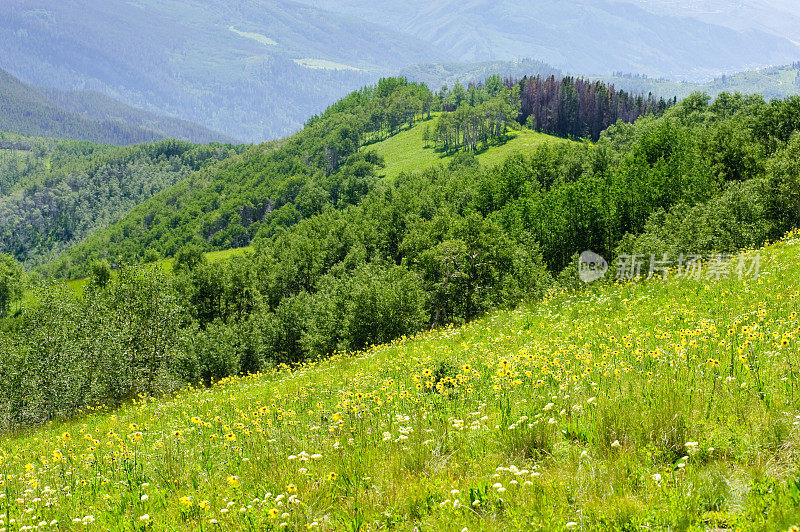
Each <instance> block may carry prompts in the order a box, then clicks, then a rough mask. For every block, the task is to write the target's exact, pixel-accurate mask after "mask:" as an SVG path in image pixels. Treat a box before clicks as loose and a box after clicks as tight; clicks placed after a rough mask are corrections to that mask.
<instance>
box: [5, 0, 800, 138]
mask: <svg viewBox="0 0 800 532" xmlns="http://www.w3.org/2000/svg"><path fill="white" fill-rule="evenodd" d="M798 21H800V8H798V6H797V5H796V4H795V3H794V2H789V1H788V0H697V1H695V0H693V1H691V2H689V1H686V0H680V1H679V0H624V1H623V0H578V1H575V2H568V3H567V2H562V1H558V0H539V1H537V2H533V3H532V2H529V1H522V0H509V1H505V2H489V1H488V0H462V1H459V2H456V1H455V0H443V1H440V2H437V3H434V4H431V3H428V2H423V1H422V0H404V1H403V2H400V1H399V0H370V1H366V0H302V1H301V2H293V1H288V0H266V1H256V0H232V1H223V0H206V1H200V0H168V1H162V0H102V1H101V0H69V1H62V0H6V1H5V2H4V15H3V17H2V18H0V68H3V69H5V70H7V71H8V72H10V73H11V74H12V75H14V76H16V77H18V78H20V79H21V80H22V81H24V82H25V83H33V84H36V85H41V86H45V87H52V88H55V89H58V90H61V91H64V90H69V91H75V90H80V91H83V90H90V91H94V92H95V93H98V94H103V95H105V96H108V97H111V98H114V99H116V100H119V101H120V102H123V103H124V104H126V105H128V106H133V107H136V108H140V109H143V110H146V111H148V112H150V113H155V114H158V115H168V116H175V117H179V118H180V119H182V120H186V121H189V122H194V123H197V124H201V125H202V126H203V127H205V128H207V129H209V130H213V131H219V132H220V133H221V134H223V135H224V136H225V137H226V138H229V139H237V140H240V141H245V142H261V141H264V140H267V139H273V138H278V137H282V136H285V135H287V134H290V133H293V132H294V131H297V130H298V129H300V128H301V127H302V125H303V124H304V123H305V122H306V120H307V119H308V118H309V117H310V116H312V115H314V114H316V113H319V112H321V111H322V110H323V109H324V108H325V107H326V106H327V105H329V104H330V103H332V102H334V101H336V100H337V99H338V98H340V97H342V96H343V95H345V94H347V93H348V92H350V91H351V90H353V89H356V88H359V87H361V86H364V85H367V84H371V83H374V82H375V81H376V80H377V79H378V78H380V77H383V76H387V75H394V74H396V73H398V72H402V73H407V74H409V76H410V77H412V78H414V79H421V80H427V81H430V82H434V81H435V82H437V83H438V82H440V81H444V82H449V83H451V84H452V82H454V81H455V80H459V79H460V80H461V81H464V80H465V79H479V78H481V77H482V76H483V74H486V73H490V72H488V71H490V70H492V69H494V70H498V69H500V67H499V65H498V64H497V63H495V64H493V63H492V62H497V61H510V62H513V63H520V62H524V61H523V60H524V58H531V60H532V61H535V62H537V63H536V64H537V65H538V66H539V67H541V68H540V70H542V71H544V70H550V71H553V72H556V71H563V72H570V73H578V74H582V75H594V76H608V75H610V74H611V73H613V72H631V73H636V74H643V75H647V76H649V77H651V78H669V79H671V80H675V81H679V82H680V81H687V82H690V81H695V82H696V81H710V80H711V79H713V78H715V77H718V76H720V75H722V74H732V73H734V72H740V71H744V70H752V69H756V68H760V67H767V66H771V65H780V64H789V63H792V62H794V61H796V60H797V59H800V46H798V42H800V30H798V29H797V28H800V24H798V23H797V22H798ZM462 63H465V64H466V65H461V66H456V65H459V64H462ZM473 63H479V64H478V65H473ZM550 65H552V66H550ZM503 69H505V70H506V71H507V70H508V68H507V65H506V66H504V67H503V68H502V69H500V70H503ZM518 70H519V69H518ZM512 72H514V73H516V71H513V70H512ZM470 73H473V74H474V75H470ZM532 73H540V71H539V70H537V71H536V72H532ZM58 94H61V96H59V98H60V100H59V101H61V105H62V106H63V107H65V110H67V111H74V107H70V106H69V105H66V104H64V103H63V98H64V96H63V94H62V93H58ZM49 96H50V97H51V98H52V96H53V95H52V94H50V95H49ZM86 97H87V96H86V95H85V93H84V95H83V96H82V98H86ZM92 98H95V99H96V98H97V96H94V95H93V96H92ZM90 118H93V119H95V120H96V119H101V120H103V119H105V117H104V116H100V117H90ZM150 121H151V122H152V119H151V120H150ZM140 127H144V128H145V129H152V128H148V127H147V120H145V121H144V122H143V125H141V126H140Z"/></svg>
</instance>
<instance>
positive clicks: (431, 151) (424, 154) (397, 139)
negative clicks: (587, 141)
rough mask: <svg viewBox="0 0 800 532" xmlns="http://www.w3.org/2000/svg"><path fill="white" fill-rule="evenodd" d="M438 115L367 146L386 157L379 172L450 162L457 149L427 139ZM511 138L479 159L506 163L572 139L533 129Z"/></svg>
mask: <svg viewBox="0 0 800 532" xmlns="http://www.w3.org/2000/svg"><path fill="white" fill-rule="evenodd" d="M437 120H438V118H437V117H435V116H434V117H432V118H431V119H430V120H424V121H420V122H417V123H416V124H415V125H414V126H413V127H411V128H408V129H405V130H403V131H401V132H399V133H397V134H396V135H394V136H392V137H389V138H388V139H386V140H383V141H381V142H377V143H374V144H369V145H368V146H366V147H365V148H364V149H367V150H375V151H376V152H377V153H378V155H380V156H381V157H383V158H384V160H385V163H386V167H385V168H383V169H382V170H379V171H378V174H379V175H380V176H381V177H385V178H395V177H397V176H398V175H400V174H402V173H403V172H416V171H418V170H424V169H425V168H430V167H432V166H436V165H439V164H445V165H446V164H448V162H449V161H450V160H451V159H452V157H453V156H454V155H455V152H452V153H444V152H442V151H440V150H437V149H436V147H435V145H434V142H433V141H429V142H427V143H426V142H425V140H423V137H424V134H425V129H426V128H429V129H430V131H434V130H435V128H436V121H437ZM508 136H509V139H508V140H507V141H506V142H503V143H494V144H490V145H489V146H487V147H486V148H482V149H480V150H478V151H477V152H476V153H475V156H476V158H477V159H478V161H479V162H480V163H481V164H482V165H485V166H492V165H495V164H499V163H501V162H503V161H504V160H505V159H506V158H508V157H509V156H510V155H513V154H515V153H530V152H531V151H532V150H533V148H535V147H536V146H538V145H540V144H544V143H546V142H570V141H568V140H565V139H561V138H558V137H553V136H551V135H546V134H544V133H537V132H536V131H531V130H530V129H524V128H523V129H518V130H514V131H509V132H508Z"/></svg>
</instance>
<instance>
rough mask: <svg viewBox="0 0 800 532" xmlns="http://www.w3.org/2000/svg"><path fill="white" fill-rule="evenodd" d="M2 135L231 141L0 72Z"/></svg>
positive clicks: (88, 95)
mask: <svg viewBox="0 0 800 532" xmlns="http://www.w3.org/2000/svg"><path fill="white" fill-rule="evenodd" d="M0 131H12V132H14V133H19V134H22V135H27V136H35V137H52V138H64V139H75V140H88V141H92V142H100V143H104V144H117V145H127V144H135V143H139V142H148V141H153V140H158V139H162V138H176V139H181V140H188V141H191V142H200V143H207V142H227V141H230V140H231V139H230V138H228V137H226V136H225V135H222V134H221V133H217V132H215V131H211V130H209V129H207V128H205V127H203V126H200V125H198V124H194V123H191V122H187V121H186V120H181V119H178V118H170V117H165V116H160V115H157V114H155V113H151V112H148V111H142V110H140V109H136V108H134V107H131V106H129V105H125V104H123V103H121V102H119V101H117V100H114V99H113V98H110V97H108V96H105V95H103V94H100V93H98V92H94V91H63V90H59V89H53V88H48V87H39V86H35V85H30V84H27V83H23V82H21V81H20V80H19V79H17V78H15V77H14V76H12V75H11V74H9V73H8V72H6V71H4V70H0Z"/></svg>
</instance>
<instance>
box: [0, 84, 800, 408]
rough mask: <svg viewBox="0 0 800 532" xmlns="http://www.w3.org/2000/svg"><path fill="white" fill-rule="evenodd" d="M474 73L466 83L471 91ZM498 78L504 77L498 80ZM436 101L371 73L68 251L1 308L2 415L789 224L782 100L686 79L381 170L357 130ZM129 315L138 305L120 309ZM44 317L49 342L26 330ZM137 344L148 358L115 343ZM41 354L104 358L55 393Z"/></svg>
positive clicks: (363, 334)
mask: <svg viewBox="0 0 800 532" xmlns="http://www.w3.org/2000/svg"><path fill="white" fill-rule="evenodd" d="M493 83H494V82H491V83H490V82H487V84H486V85H485V86H483V87H481V88H480V89H475V90H476V91H477V90H479V91H481V93H482V94H484V93H485V95H486V96H487V97H489V100H488V102H491V101H492V97H491V96H490V93H491V91H490V87H492V85H493ZM516 90H518V85H513V86H511V87H509V86H505V85H503V84H501V85H500V88H499V91H500V92H499V93H498V95H497V96H495V98H500V100H502V99H503V98H505V97H508V95H509V94H513V92H514V91H516ZM607 94H608V93H606V95H607ZM475 97H476V98H479V96H478V95H477V94H476V95H475ZM447 100H448V99H447V96H446V95H445V97H444V98H443V100H442V101H441V102H440V103H441V104H442V105H444V106H446V105H447ZM435 101H436V100H435V98H434V95H433V94H432V93H430V92H429V91H428V90H427V89H426V88H425V87H424V86H422V85H415V84H409V83H406V82H405V81H403V80H400V79H386V80H383V81H382V82H381V83H380V84H379V85H378V86H376V87H373V88H369V89H365V90H363V91H359V92H356V93H353V94H351V95H350V96H349V97H347V98H345V99H344V100H342V101H341V102H339V103H337V104H336V105H335V106H333V107H331V108H330V109H329V110H328V111H326V112H325V113H324V114H323V115H320V116H318V117H315V118H314V119H312V120H311V121H310V122H309V125H308V126H307V128H306V129H305V130H304V131H303V132H302V133H301V134H298V135H297V136H295V137H293V138H291V139H288V140H286V141H285V142H283V143H276V144H271V145H265V146H259V147H253V148H251V149H249V150H248V151H246V152H245V153H242V154H240V155H236V156H233V157H230V158H228V159H227V160H226V161H223V162H222V163H219V165H218V166H209V167H207V168H204V169H202V170H201V171H199V172H196V173H194V174H192V175H191V176H190V177H189V178H187V179H185V180H184V181H183V182H181V183H180V184H179V185H177V186H176V187H173V188H171V189H168V190H165V191H163V192H161V193H160V194H158V195H156V196H155V197H154V198H153V199H151V200H149V201H146V202H144V203H143V204H141V205H140V206H139V207H137V208H135V209H134V210H133V211H132V213H131V214H130V215H129V216H127V217H126V218H125V220H123V221H122V222H120V223H118V224H115V226H114V227H113V228H111V229H109V230H107V231H103V232H101V233H98V234H97V235H95V236H94V237H92V238H90V239H89V240H88V241H87V243H86V244H84V245H81V246H78V247H76V248H74V250H73V251H71V252H70V253H68V254H67V255H66V257H65V258H64V259H63V260H60V261H59V262H57V263H55V264H54V265H52V266H51V267H50V268H49V269H48V270H46V271H49V272H51V273H71V272H83V271H90V272H91V273H92V275H91V277H90V280H89V287H88V288H87V292H86V294H85V296H84V298H83V299H81V300H78V301H76V300H75V298H74V294H73V293H72V292H71V291H70V290H65V291H61V290H57V289H56V288H55V287H53V286H49V287H47V288H45V289H42V290H40V291H38V292H37V293H36V294H35V295H32V296H31V303H30V304H27V305H24V306H23V309H22V310H21V311H20V313H19V314H18V315H17V316H16V317H15V318H14V319H13V320H11V321H9V322H8V323H7V324H6V326H7V327H9V331H11V333H10V334H9V335H6V336H5V337H4V338H5V339H4V342H5V343H2V344H0V349H5V350H6V351H5V352H6V353H7V354H8V358H7V360H16V361H17V362H14V363H13V365H12V366H11V367H7V368H6V370H5V371H7V372H10V373H7V375H13V376H14V377H13V378H14V379H22V381H20V382H21V383H24V385H22V384H20V385H19V386H17V385H15V386H11V387H10V388H9V389H13V390H23V389H24V390H28V391H27V392H25V393H26V394H28V395H26V396H25V397H28V398H23V397H22V396H17V395H15V396H14V398H13V399H11V396H9V401H11V402H10V403H8V406H7V408H8V409H9V410H8V414H7V415H8V416H9V418H8V419H9V422H12V423H16V422H20V423H24V422H30V421H36V420H41V419H42V417H41V416H44V418H47V417H49V416H53V415H59V414H60V413H69V412H71V411H73V409H74V408H78V407H80V405H86V404H89V403H91V402H92V401H103V402H105V403H106V404H109V403H115V402H117V401H119V400H121V399H122V398H124V397H125V396H127V395H128V394H130V393H134V392H136V391H144V392H152V391H155V390H160V389H169V388H171V387H172V386H175V385H177V383H180V382H184V381H185V380H189V381H194V380H196V379H198V378H200V379H203V380H205V381H206V382H211V381H213V380H215V379H219V378H222V377H226V376H228V375H231V374H236V373H240V372H248V371H257V370H259V369H262V368H264V367H268V366H270V365H271V364H274V363H280V362H286V363H290V362H297V361H303V360H308V359H314V358H316V357H319V356H323V355H326V354H329V353H331V352H334V351H337V350H347V349H359V348H361V347H365V346H369V345H370V344H373V343H378V342H386V341H390V340H392V339H394V338H398V337H401V336H403V335H408V334H411V333H414V332H416V331H419V330H422V329H424V328H428V327H437V326H443V325H447V324H459V323H464V322H467V321H470V320H472V319H475V318H476V317H479V316H481V315H482V314H484V313H486V312H488V311H490V310H492V309H496V308H504V307H513V306H514V305H516V304H517V303H518V302H519V301H520V300H521V299H523V298H533V299H536V298H538V297H540V296H541V295H542V294H543V293H545V292H546V291H547V290H548V289H550V288H552V287H553V286H562V287H575V286H577V271H576V264H575V261H576V254H577V253H579V252H581V251H584V250H587V249H591V250H594V251H595V252H597V253H599V254H600V255H602V256H604V257H607V258H609V259H610V260H611V261H612V262H613V259H614V257H617V256H620V255H623V254H636V255H640V256H649V255H650V254H651V253H652V254H656V253H657V254H659V256H662V254H663V253H667V254H668V255H670V254H671V255H674V256H677V255H678V254H679V253H692V254H695V255H697V256H700V257H711V256H713V255H714V254H715V253H728V254H730V253H733V252H735V251H737V250H740V249H745V248H750V247H752V246H756V245H759V244H760V243H762V242H764V241H767V240H772V239H775V238H777V237H779V236H780V235H782V234H784V232H785V231H786V230H787V228H790V227H794V226H796V225H798V224H800V211H798V209H797V207H796V206H797V205H798V204H800V195H799V194H800V193H798V184H797V176H798V175H800V173H799V172H798V171H797V163H796V161H797V160H798V158H800V157H798V155H800V132H799V131H800V98H793V99H788V100H781V101H773V102H770V103H767V102H764V101H763V99H761V98H759V97H753V96H748V97H743V96H738V95H737V96H732V95H727V94H726V95H722V96H720V97H718V98H717V99H716V100H715V101H713V102H710V101H709V98H708V97H707V96H705V95H702V94H697V95H693V96H692V97H691V98H688V99H686V100H684V101H683V102H680V103H678V104H677V105H675V106H674V107H671V108H669V109H666V110H665V112H664V114H663V116H660V117H657V116H655V115H653V114H648V115H646V116H643V117H640V118H639V119H637V120H636V121H635V123H633V124H626V123H625V122H623V121H619V122H618V123H616V124H615V125H613V126H611V127H610V128H608V129H607V130H606V131H605V132H603V134H601V135H600V138H599V140H598V141H597V142H596V143H587V142H580V143H579V142H555V143H540V144H538V145H537V146H535V147H534V148H533V149H532V150H530V151H529V152H528V153H526V154H516V155H511V156H510V157H508V158H507V159H506V160H504V161H503V162H501V164H499V165H496V166H487V167H481V166H480V165H479V164H476V158H475V150H471V149H466V150H465V149H463V148H462V149H461V150H458V151H454V152H453V155H452V156H451V157H449V158H448V162H447V166H433V167H428V168H422V169H420V170H419V171H416V172H411V173H409V172H406V173H401V174H399V175H397V176H396V177H393V178H392V179H386V180H379V179H378V177H377V170H376V168H378V167H380V165H381V160H380V157H379V156H378V155H377V154H376V152H375V151H371V150H370V149H369V145H368V143H369V142H370V141H374V140H380V139H385V138H387V136H389V135H391V134H392V132H393V131H394V132H396V131H398V130H400V129H402V128H404V127H408V126H409V125H410V124H411V123H418V122H419V121H420V120H425V119H426V117H427V108H426V107H427V106H428V104H429V103H430V104H432V103H433V102H435ZM476 102H477V100H476ZM483 105H485V103H479V102H477V105H476V106H475V107H473V106H471V105H470V104H469V103H467V102H462V103H461V104H460V105H459V106H458V107H457V108H456V109H455V111H451V113H453V114H457V113H458V110H459V109H481V108H482V106H483ZM444 113H448V111H444ZM444 116H446V115H445V114H442V115H439V119H440V120H441V118H442V117H444ZM432 120H433V119H432ZM233 176H236V179H233V178H232V177H233ZM250 242H252V244H253V251H252V252H251V253H248V254H242V255H237V256H236V257H234V258H232V259H231V260H230V261H222V262H213V263H210V262H207V261H206V260H205V259H204V255H203V253H202V252H203V250H204V249H213V248H214V247H216V246H219V247H228V246H231V245H233V246H236V245H244V244H246V243H250ZM148 250H155V251H156V252H157V253H153V254H152V256H147V255H146V253H148V254H150V253H152V252H149V251H148ZM173 250H174V251H173ZM173 253H174V255H175V260H174V268H173V269H172V270H171V272H163V271H161V269H160V268H159V267H152V268H147V267H138V268H137V267H130V266H128V267H123V268H122V269H121V270H120V271H119V272H118V273H117V274H116V275H112V273H111V269H110V266H109V264H108V261H110V262H117V261H118V258H119V257H121V258H122V262H127V263H132V262H136V261H137V260H145V259H147V260H150V259H152V258H156V256H157V255H159V254H173ZM106 255H107V257H108V259H107V260H106V259H104V258H103V257H104V256H106ZM616 268H617V267H616V266H614V267H612V271H611V274H610V275H611V276H612V278H613V275H614V273H615V271H618V270H616ZM621 275H624V272H623V273H622V274H621ZM623 278H624V277H623ZM37 301H39V302H42V303H43V304H42V305H39V304H37V303H36V302H37ZM123 301H124V302H125V305H124V306H120V304H121V302H123ZM136 308H141V309H145V308H147V309H150V310H148V311H147V312H143V313H142V312H140V311H138V310H135V309H136ZM130 312H134V314H135V315H136V316H138V317H137V320H143V321H137V322H136V323H137V324H133V323H131V322H130V321H129V319H128V318H127V317H126V316H128V313H130ZM106 314H107V315H108V319H109V320H110V321H109V322H108V323H110V324H112V325H108V326H107V327H104V328H102V334H103V335H110V336H111V338H113V339H108V340H100V339H98V337H97V336H96V334H99V333H98V332H97V331H96V329H97V327H96V326H94V325H92V324H93V323H94V321H93V320H97V319H105V318H103V316H105V315H106ZM156 323H157V324H159V325H158V329H159V336H158V337H159V342H158V343H156V344H153V345H152V346H150V344H149V343H148V342H149V341H150V340H148V338H150V337H149V336H148V335H149V334H150V333H147V331H148V330H150V328H151V327H152V326H155V324H156ZM41 334H44V335H45V336H46V337H47V338H53V339H54V340H53V341H52V342H48V343H44V344H43V343H42V342H41V341H39V340H37V338H38V336H37V335H41ZM63 335H68V337H69V338H71V339H70V340H69V342H68V343H69V345H70V346H72V347H70V350H68V351H63V348H64V342H66V341H67V337H63V341H62V340H59V338H62V336H63ZM104 338H105V337H104ZM142 342H144V343H142ZM145 345H147V346H148V347H147V348H146V352H147V353H150V354H151V355H152V356H151V355H147V356H145V355H144V354H142V355H137V356H136V357H134V358H133V359H130V360H128V358H126V357H128V355H125V353H140V352H141V349H144V346H145ZM137 346H139V347H137ZM11 354H13V356H11ZM65 357H66V358H65ZM85 357H92V362H87V361H85V360H86V359H85ZM120 357H122V359H120ZM0 359H3V358H2V357H0ZM59 360H61V361H62V362H58V361H59ZM81 360H84V362H80V361H81ZM114 360H126V361H125V362H113V361H114ZM45 361H48V362H47V364H50V363H51V362H50V361H55V362H52V363H56V364H62V365H63V366H65V367H73V366H74V365H76V364H77V366H75V367H84V366H85V367H92V368H96V367H107V366H108V365H109V364H110V366H108V367H109V368H112V367H116V366H119V368H118V369H115V370H112V369H109V370H108V371H109V372H111V373H108V374H104V375H102V376H101V375H98V374H95V373H92V372H77V373H74V374H72V375H73V377H74V378H76V379H78V380H79V381H81V382H83V383H84V384H82V385H81V386H80V387H78V388H77V389H79V390H85V391H82V392H79V393H78V392H70V394H69V397H70V398H71V399H70V402H69V403H61V402H58V401H55V400H54V399H52V398H51V396H52V397H60V395H59V394H58V393H55V394H51V390H52V388H51V387H52V386H62V385H63V386H72V385H71V384H68V383H67V382H66V381H58V382H53V383H46V382H43V381H42V382H40V381H36V380H29V377H28V375H38V374H39V373H40V372H37V371H30V372H26V371H24V370H22V369H19V368H25V367H29V366H30V365H31V364H34V365H35V364H43V363H45ZM170 361H171V362H170ZM119 371H123V373H119ZM8 378H12V377H8ZM30 378H34V379H35V378H38V377H30ZM109 379H110V380H109ZM92 383H94V384H92ZM30 390H40V392H36V394H34V395H31V394H32V393H33V392H31V391H30ZM75 393H77V395H75ZM76 405H77V406H76Z"/></svg>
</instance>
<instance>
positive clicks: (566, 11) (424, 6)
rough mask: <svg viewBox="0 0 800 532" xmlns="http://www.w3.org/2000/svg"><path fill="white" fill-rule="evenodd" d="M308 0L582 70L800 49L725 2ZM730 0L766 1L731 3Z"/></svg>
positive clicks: (687, 76) (694, 63)
mask: <svg viewBox="0 0 800 532" xmlns="http://www.w3.org/2000/svg"><path fill="white" fill-rule="evenodd" d="M311 3H313V4H314V5H316V6H321V7H325V8H328V9H338V10H340V11H344V12H347V13H350V14H354V15H355V14H358V16H362V17H364V18H366V19H368V20H371V21H374V22H379V21H380V22H381V23H384V24H386V23H391V24H392V25H393V26H394V27H397V28H400V29H402V30H404V31H406V32H409V33H410V34H412V35H415V36H416V37H418V38H420V39H422V40H424V41H426V42H429V43H432V44H434V45H436V46H437V47H439V48H440V49H442V50H444V51H445V52H446V53H448V54H450V55H451V56H454V57H455V58H457V60H459V61H468V62H472V61H486V60H518V59H520V58H523V57H534V58H536V59H538V60H540V61H544V62H546V63H549V64H551V65H553V66H555V67H557V68H560V69H562V70H566V71H570V72H580V73H582V74H584V75H599V74H608V73H610V72H614V71H623V72H636V73H641V74H647V75H650V76H654V77H668V78H673V79H678V80H690V81H699V80H704V79H706V78H711V77H714V76H717V75H719V74H722V73H731V72H735V71H740V70H746V69H752V68H756V67H763V66H769V65H774V64H786V63H790V62H792V61H795V60H797V58H798V57H800V48H798V46H797V44H796V43H795V42H792V41H790V38H789V37H788V34H786V33H784V34H781V35H780V36H778V35H776V32H775V31H771V30H767V29H764V28H761V27H756V26H753V25H748V26H746V27H741V28H736V29H734V28H731V27H728V26H726V25H725V21H726V20H730V19H731V18H733V17H726V15H725V11H724V10H722V11H720V13H719V14H718V16H709V17H707V18H706V19H705V20H699V19H697V18H691V17H688V16H686V15H685V13H683V12H681V11H678V10H675V9H672V8H670V7H669V6H668V5H667V4H669V3H668V2H659V1H655V2H651V3H652V4H664V5H665V6H667V7H665V8H664V9H662V10H660V11H659V12H658V13H654V12H652V10H649V9H645V8H644V7H647V6H642V5H640V2H625V1H612V0H581V1H578V2H568V3H565V2H561V1H558V0H545V1H537V2H528V1H523V0H514V1H510V2H491V1H489V0H469V1H456V0H447V1H443V2H437V3H435V4H430V3H429V2H423V1H422V0H412V1H410V2H409V1H404V2H400V1H397V0H380V1H366V0H344V1H339V0H316V1H313V2H311ZM734 3H735V4H737V5H752V4H758V3H760V2H759V1H746V2H727V4H734ZM682 4H685V2H682ZM692 4H696V2H693V3H692ZM761 11H764V10H763V9H762V10H761ZM748 20H749V19H748ZM795 40H797V39H795Z"/></svg>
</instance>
